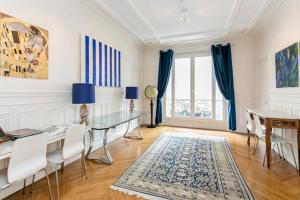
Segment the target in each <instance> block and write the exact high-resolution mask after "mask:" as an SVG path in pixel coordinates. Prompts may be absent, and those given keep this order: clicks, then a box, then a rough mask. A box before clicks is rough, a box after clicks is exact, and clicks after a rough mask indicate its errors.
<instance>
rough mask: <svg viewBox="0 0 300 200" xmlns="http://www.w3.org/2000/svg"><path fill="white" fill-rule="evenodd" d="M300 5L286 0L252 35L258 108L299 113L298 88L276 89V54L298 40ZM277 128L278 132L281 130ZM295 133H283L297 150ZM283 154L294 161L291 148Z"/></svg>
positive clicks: (297, 1)
mask: <svg viewBox="0 0 300 200" xmlns="http://www.w3.org/2000/svg"><path fill="white" fill-rule="evenodd" d="M299 8H300V1H299V0H289V1H285V2H284V3H283V4H282V6H281V7H280V8H279V9H278V10H277V11H276V13H275V14H274V15H273V16H272V18H271V19H270V20H269V21H268V23H266V24H264V26H263V27H262V29H261V30H260V32H258V33H257V34H256V35H255V46H256V47H255V52H256V63H257V73H258V84H257V85H258V90H257V91H258V98H257V107H258V108H271V109H276V110H279V111H283V112H286V113H289V114H295V115H299V116H300V88H299V87H297V88H276V82H275V53H276V52H278V51H280V50H281V49H284V48H285V47H287V46H289V45H291V44H293V43H295V42H299V41H300V26H299V19H300V12H299ZM276 131H277V132H278V133H279V134H281V130H276ZM295 133H296V132H295V131H285V132H284V133H283V134H284V135H286V137H287V138H289V139H290V141H291V142H292V143H293V147H294V150H296V149H297V145H296V134H295ZM285 153H286V154H288V160H289V162H291V163H292V164H293V163H294V162H293V159H292V157H291V152H290V149H289V148H286V149H285ZM296 156H297V155H296Z"/></svg>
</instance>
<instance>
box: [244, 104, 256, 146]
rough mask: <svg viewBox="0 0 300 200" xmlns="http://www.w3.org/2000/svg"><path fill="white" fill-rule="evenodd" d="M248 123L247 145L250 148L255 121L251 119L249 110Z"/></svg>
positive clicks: (247, 113) (247, 114)
mask: <svg viewBox="0 0 300 200" xmlns="http://www.w3.org/2000/svg"><path fill="white" fill-rule="evenodd" d="M245 114H246V122H247V125H246V127H247V132H248V139H247V143H246V146H249V147H250V134H251V132H252V131H253V128H254V126H253V120H252V119H251V115H250V113H249V112H248V110H246V113H245Z"/></svg>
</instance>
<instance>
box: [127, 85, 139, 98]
mask: <svg viewBox="0 0 300 200" xmlns="http://www.w3.org/2000/svg"><path fill="white" fill-rule="evenodd" d="M138 98H139V88H138V87H126V99H138Z"/></svg>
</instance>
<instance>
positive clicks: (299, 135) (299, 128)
mask: <svg viewBox="0 0 300 200" xmlns="http://www.w3.org/2000/svg"><path fill="white" fill-rule="evenodd" d="M297 148H298V166H299V169H297V170H298V174H299V175H300V121H298V122H297Z"/></svg>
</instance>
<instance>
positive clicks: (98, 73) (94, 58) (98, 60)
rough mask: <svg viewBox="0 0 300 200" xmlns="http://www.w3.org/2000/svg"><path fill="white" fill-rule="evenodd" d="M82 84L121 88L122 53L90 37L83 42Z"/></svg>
mask: <svg viewBox="0 0 300 200" xmlns="http://www.w3.org/2000/svg"><path fill="white" fill-rule="evenodd" d="M81 44H82V45H81V46H82V47H81V82H83V83H91V84H94V85H96V86H100V87H121V52H120V50H118V49H116V48H113V47H111V46H110V45H108V44H105V43H103V42H100V41H97V40H96V39H94V38H91V37H90V36H88V35H82V40H81Z"/></svg>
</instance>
